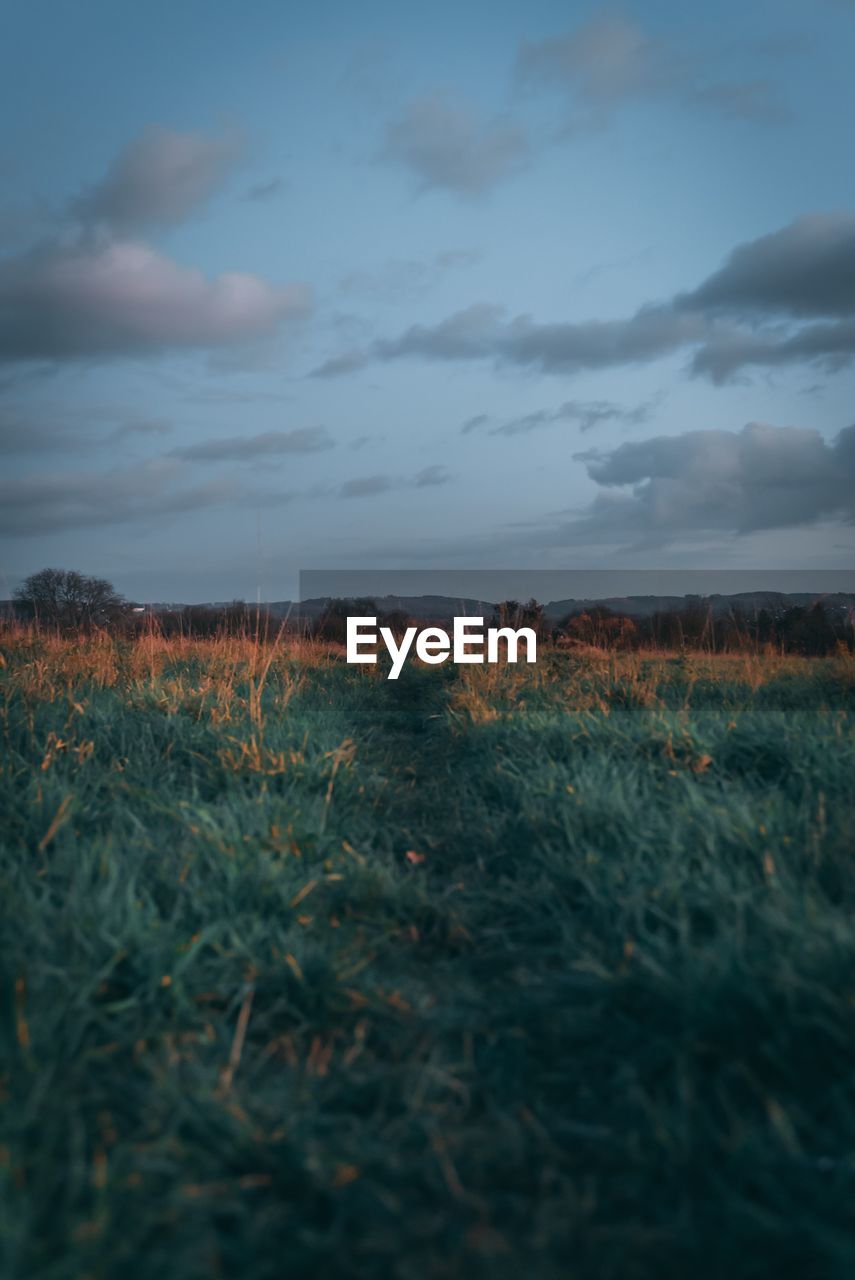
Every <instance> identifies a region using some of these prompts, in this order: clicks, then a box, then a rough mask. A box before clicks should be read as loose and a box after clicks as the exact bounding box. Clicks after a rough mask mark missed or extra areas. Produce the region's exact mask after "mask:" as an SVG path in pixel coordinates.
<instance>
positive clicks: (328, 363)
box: [309, 351, 371, 378]
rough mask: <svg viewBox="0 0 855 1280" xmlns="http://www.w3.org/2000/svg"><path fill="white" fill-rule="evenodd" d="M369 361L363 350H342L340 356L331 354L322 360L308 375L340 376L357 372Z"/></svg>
mask: <svg viewBox="0 0 855 1280" xmlns="http://www.w3.org/2000/svg"><path fill="white" fill-rule="evenodd" d="M370 363H371V357H370V355H368V354H367V353H366V352H364V351H343V352H342V354H341V355H340V356H331V357H330V359H329V360H324V361H323V363H322V364H319V365H318V366H317V368H315V369H313V370H312V372H311V374H310V375H309V376H310V377H312V378H340V377H342V376H343V375H344V374H348V373H358V372H359V370H360V369H364V368H365V367H366V365H368V364H370Z"/></svg>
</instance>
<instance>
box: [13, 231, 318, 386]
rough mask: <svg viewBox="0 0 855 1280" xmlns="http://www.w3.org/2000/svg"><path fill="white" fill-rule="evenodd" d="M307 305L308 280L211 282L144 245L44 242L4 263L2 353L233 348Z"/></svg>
mask: <svg viewBox="0 0 855 1280" xmlns="http://www.w3.org/2000/svg"><path fill="white" fill-rule="evenodd" d="M308 306H309V293H308V289H307V288H306V286H304V285H289V286H276V285H271V284H267V283H266V282H265V281H263V280H260V279H259V278H258V277H257V276H252V275H245V274H240V273H237V272H232V273H229V274H224V275H220V276H217V277H216V278H215V279H213V280H210V279H207V278H206V277H205V276H204V275H202V273H201V272H200V271H197V270H195V269H193V268H189V267H182V266H180V265H178V263H175V262H173V261H171V259H169V258H167V257H165V256H164V255H162V254H160V253H158V252H157V250H155V249H152V248H149V247H148V246H147V245H144V244H139V243H135V242H128V241H116V240H112V239H109V238H101V237H97V238H84V239H81V240H78V241H75V242H74V243H71V244H60V243H52V244H45V245H42V246H41V247H39V248H37V249H34V250H32V251H30V252H29V253H26V254H23V255H21V256H19V257H16V258H11V259H10V258H7V259H6V260H5V261H2V262H0V361H16V360H17V361H22V360H40V359H50V360H69V359H75V358H80V357H90V356H95V357H105V356H122V355H147V354H151V353H154V352H158V351H162V350H165V349H168V348H188V347H189V348H198V347H217V346H224V345H229V344H234V343H240V342H246V341H248V340H252V339H258V338H260V337H262V336H265V335H269V334H272V333H273V332H275V331H276V330H277V329H278V328H279V326H280V325H281V324H282V323H283V322H284V321H285V320H286V319H288V318H299V317H302V316H303V315H304V314H305V312H306V311H307V309H308Z"/></svg>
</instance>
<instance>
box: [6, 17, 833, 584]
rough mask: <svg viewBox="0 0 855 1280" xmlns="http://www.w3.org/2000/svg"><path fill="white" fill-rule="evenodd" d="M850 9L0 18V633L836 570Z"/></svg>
mask: <svg viewBox="0 0 855 1280" xmlns="http://www.w3.org/2000/svg"><path fill="white" fill-rule="evenodd" d="M853 55H855V3H848V2H847V0H754V3H752V4H749V5H746V4H745V3H744V2H742V0H740V2H739V3H733V2H732V0H722V2H720V3H719V4H717V5H715V6H700V5H687V4H685V3H684V2H682V0H646V2H645V3H643V4H642V3H640V2H636V3H635V4H632V3H626V4H624V5H622V6H621V7H603V6H602V5H599V4H593V3H577V2H568V0H563V3H555V2H547V0H526V3H525V4H521V3H506V2H505V0H488V2H482V0H469V2H468V3H466V4H465V5H461V4H459V3H455V4H445V3H442V2H439V3H435V4H434V5H432V6H415V5H402V4H400V3H381V2H380V0H364V3H361V4H353V3H333V2H324V0H319V3H317V4H315V5H313V6H302V5H301V6H298V5H295V4H291V5H289V4H282V3H281V0H242V3H240V4H238V3H236V2H235V0H218V3H217V4H216V5H212V4H210V3H208V0H181V3H179V4H176V3H174V0H171V2H170V3H166V2H165V0H148V3H146V4H145V5H132V4H130V3H116V0H64V2H63V3H57V0H50V2H47V0H26V3H25V2H24V0H15V2H14V3H13V4H12V5H11V6H9V7H7V11H6V15H5V18H4V39H3V42H2V48H0V86H2V88H0V99H2V106H3V109H2V111H0V467H2V470H0V535H2V554H0V596H3V595H7V594H9V592H10V591H11V589H12V588H13V587H14V585H15V584H16V582H18V581H19V580H20V578H21V577H22V576H23V575H25V574H27V573H30V572H32V571H34V570H37V569H39V568H42V567H43V566H45V565H55V566H58V567H66V568H77V569H80V570H82V571H84V572H89V573H96V574H98V575H103V576H106V577H108V578H110V579H112V580H113V581H114V582H115V583H116V585H117V586H118V587H119V589H120V590H122V591H124V592H125V593H126V594H128V595H130V596H132V597H134V598H136V599H141V600H204V599H228V598H231V597H233V596H242V597H246V598H249V599H254V598H255V595H256V590H257V589H258V588H259V586H260V589H261V593H262V596H263V597H264V598H266V599H281V598H283V597H287V596H290V595H292V594H293V593H294V592H295V590H296V583H297V573H298V571H299V570H300V569H306V568H319V567H330V568H344V567H368V566H376V567H388V568H401V567H408V566H413V567H421V568H435V567H443V566H449V567H478V568H486V567H491V566H495V567H505V566H507V567H515V566H532V567H535V566H536V567H540V568H558V567H565V566H567V567H569V566H572V567H588V568H596V567H620V568H632V567H636V566H637V567H645V568H661V567H674V568H686V567H695V566H697V567H705V568H764V567H769V568H798V569H806V568H811V567H816V568H835V567H850V566H851V565H852V564H853V563H855V396H853V390H855V168H854V167H853V164H852V154H851V148H852V142H851V122H852V119H853V117H855V80H853V77H852V74H851V66H852V60H853Z"/></svg>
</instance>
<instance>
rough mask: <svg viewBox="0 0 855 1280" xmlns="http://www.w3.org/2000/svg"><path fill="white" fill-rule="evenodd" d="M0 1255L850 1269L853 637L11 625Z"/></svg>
mask: <svg viewBox="0 0 855 1280" xmlns="http://www.w3.org/2000/svg"><path fill="white" fill-rule="evenodd" d="M2 649H3V666H2V670H0V685H2V698H0V716H2V726H0V728H2V734H3V766H2V773H0V804H1V805H2V811H3V814H4V818H3V824H2V850H1V851H0V1001H2V1008H0V1015H1V1016H0V1061H2V1063H3V1064H5V1065H4V1066H3V1067H2V1068H0V1070H1V1071H2V1075H0V1128H2V1139H1V1140H2V1146H0V1178H1V1179H2V1199H0V1239H1V1240H2V1244H0V1272H2V1274H3V1275H4V1276H8V1277H10V1278H14V1280H83V1278H84V1277H91V1278H95V1277H98V1278H100V1277H105V1278H110V1277H114V1276H116V1277H133V1278H134V1280H136V1278H137V1277H139V1278H141V1280H149V1277H150V1278H151V1280H195V1278H196V1277H210V1276H214V1277H220V1276H221V1277H226V1278H230V1277H234V1276H240V1277H241V1278H242V1280H243V1278H244V1277H246V1278H249V1280H268V1278H269V1280H274V1278H275V1280H278V1278H279V1277H280V1276H282V1275H288V1276H291V1277H323V1278H325V1280H326V1278H327V1277H329V1278H331V1280H335V1278H337V1277H360V1278H361V1277H365V1278H366V1280H368V1278H371V1280H374V1278H377V1280H381V1278H385V1277H396V1278H400V1280H416V1278H418V1280H422V1278H424V1277H466V1280H481V1278H484V1280H486V1278H487V1277H489V1280H518V1277H520V1276H524V1275H531V1276H536V1277H538V1278H540V1277H544V1278H551V1277H566V1276H568V1275H573V1276H577V1277H597V1280H599V1278H601V1277H602V1278H605V1280H609V1278H612V1277H614V1278H615V1280H636V1278H637V1280H642V1278H644V1280H647V1277H654V1276H655V1277H657V1278H661V1277H675V1278H679V1280H685V1277H689V1276H691V1277H704V1278H705V1277H719V1276H727V1277H728V1278H729V1280H737V1278H739V1280H742V1278H746V1280H747V1278H749V1277H750V1278H752V1280H753V1278H755V1277H756V1280H760V1278H761V1277H762V1278H764V1280H765V1278H766V1277H768V1276H770V1275H774V1276H776V1277H794V1278H795V1277H798V1278H799V1280H805V1278H809V1280H814V1278H820V1277H834V1278H835V1280H836V1278H838V1277H839V1278H840V1280H843V1277H847V1280H848V1277H849V1276H851V1275H852V1274H853V1272H855V1233H853V1224H852V1205H853V1203H855V1052H854V1051H855V924H853V899H855V878H853V837H852V815H853V812H855V734H853V729H854V728H855V664H853V661H852V659H851V657H850V658H846V657H841V658H839V659H829V660H812V661H806V660H799V659H794V658H788V659H783V658H774V657H752V656H748V655H746V656H723V657H719V658H704V657H690V658H674V657H669V656H667V655H644V654H636V655H624V656H621V657H611V658H610V657H608V656H605V655H602V654H596V653H591V654H587V655H585V654H582V655H576V656H567V655H565V654H556V655H551V656H547V657H546V658H545V659H544V660H543V661H542V662H541V663H540V664H539V665H538V667H537V668H535V669H534V670H528V669H517V670H515V671H508V670H502V669H498V668H494V669H489V670H487V669H482V670H477V669H473V668H466V669H460V670H455V669H454V668H450V667H442V668H432V669H427V668H419V667H409V668H407V669H406V670H405V672H404V674H403V675H402V677H401V679H400V680H398V681H397V682H390V681H386V680H385V679H384V678H383V672H382V671H379V672H372V671H371V670H370V669H366V668H359V669H356V668H350V667H348V666H347V665H346V664H345V663H344V662H343V661H342V659H341V656H340V655H339V654H337V653H335V652H325V651H323V650H321V649H316V648H313V647H312V646H311V645H303V646H302V647H294V648H288V647H285V646H276V647H272V648H271V647H265V646H261V645H255V644H254V643H253V642H252V641H251V640H245V641H241V640H229V639H222V640H218V641H212V642H203V641H197V642H189V641H181V640H172V641H165V640H158V639H156V638H148V639H142V640H138V641H136V642H133V643H131V642H122V641H118V640H112V639H110V638H108V637H102V636H100V637H95V638H93V639H90V640H86V639H80V640H75V641H61V640H54V639H50V638H47V637H38V636H34V635H28V634H26V633H20V634H17V635H16V634H10V635H7V636H6V638H5V640H4V642H3V646H2Z"/></svg>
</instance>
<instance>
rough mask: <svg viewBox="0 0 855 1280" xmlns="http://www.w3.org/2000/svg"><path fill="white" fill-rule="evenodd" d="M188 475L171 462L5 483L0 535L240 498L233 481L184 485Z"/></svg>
mask: <svg viewBox="0 0 855 1280" xmlns="http://www.w3.org/2000/svg"><path fill="white" fill-rule="evenodd" d="M183 477H184V471H183V469H182V468H181V465H180V464H179V463H176V462H173V461H170V460H169V459H162V458H158V459H154V460H153V461H149V462H146V463H143V464H140V465H138V466H135V467H125V468H116V469H114V470H112V471H108V472H104V473H100V472H70V473H69V472H64V473H54V474H40V475H32V476H25V477H23V478H18V479H15V480H14V481H12V480H9V481H3V482H0V532H2V533H4V534H7V535H11V536H15V535H18V536H22V535H30V534H44V533H57V532H60V531H62V530H65V529H79V528H92V527H98V526H101V525H112V524H126V523H130V522H134V521H139V520H155V519H157V518H158V517H161V516H164V515H168V514H174V513H179V512H180V513H184V512H187V511H195V510H199V509H200V508H202V507H210V506H216V505H220V504H221V503H223V502H227V501H229V500H232V499H234V498H235V497H236V496H237V489H236V486H235V484H234V482H233V481H232V480H231V479H229V478H225V479H217V480H212V481H210V482H208V483H206V484H204V485H196V486H186V485H182V484H181V483H180V482H181V480H182V479H183Z"/></svg>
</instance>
